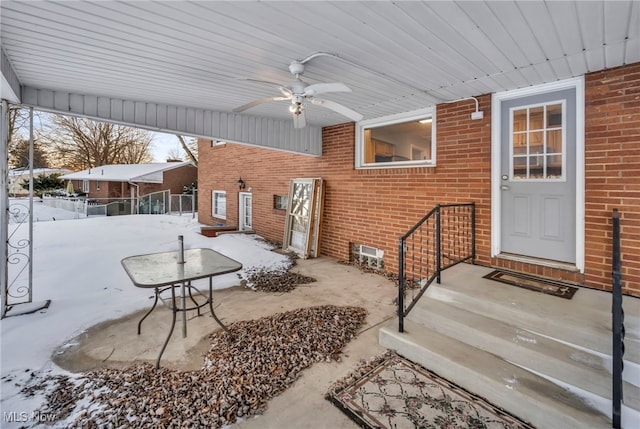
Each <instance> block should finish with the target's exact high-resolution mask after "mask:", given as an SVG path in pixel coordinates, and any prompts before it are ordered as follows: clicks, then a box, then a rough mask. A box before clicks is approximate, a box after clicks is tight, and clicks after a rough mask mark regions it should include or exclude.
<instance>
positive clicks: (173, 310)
mask: <svg viewBox="0 0 640 429" xmlns="http://www.w3.org/2000/svg"><path fill="white" fill-rule="evenodd" d="M171 302H172V304H173V305H172V306H171V307H172V308H171V313H172V314H173V318H172V319H171V329H170V330H169V335H167V339H166V340H164V344H163V345H162V350H160V354H159V355H158V359H156V369H159V368H160V358H161V357H162V354H163V353H164V350H165V349H166V348H167V344H169V339H171V335H172V334H173V329H174V328H175V327H176V313H177V312H178V308H177V307H176V288H175V287H172V288H171Z"/></svg>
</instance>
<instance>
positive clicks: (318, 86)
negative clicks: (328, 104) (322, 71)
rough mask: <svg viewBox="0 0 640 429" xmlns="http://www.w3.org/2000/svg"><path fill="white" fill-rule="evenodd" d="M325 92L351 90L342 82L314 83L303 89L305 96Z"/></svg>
mask: <svg viewBox="0 0 640 429" xmlns="http://www.w3.org/2000/svg"><path fill="white" fill-rule="evenodd" d="M325 92H351V88H349V87H348V86H347V85H345V84H344V83H339V82H335V83H314V84H313V85H309V86H307V87H305V89H304V95H305V96H313V95H317V94H324V93H325Z"/></svg>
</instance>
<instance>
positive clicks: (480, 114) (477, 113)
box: [445, 97, 484, 121]
mask: <svg viewBox="0 0 640 429" xmlns="http://www.w3.org/2000/svg"><path fill="white" fill-rule="evenodd" d="M464 100H473V101H475V102H476V111H475V112H471V119H472V120H474V121H475V120H478V119H482V118H484V112H483V111H482V110H478V99H477V98H476V97H466V98H459V99H457V100H452V101H445V103H457V102H458V101H464Z"/></svg>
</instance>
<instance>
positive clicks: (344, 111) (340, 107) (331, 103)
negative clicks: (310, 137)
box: [310, 98, 363, 122]
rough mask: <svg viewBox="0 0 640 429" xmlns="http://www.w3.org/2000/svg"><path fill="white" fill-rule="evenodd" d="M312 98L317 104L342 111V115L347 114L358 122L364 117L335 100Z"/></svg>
mask: <svg viewBox="0 0 640 429" xmlns="http://www.w3.org/2000/svg"><path fill="white" fill-rule="evenodd" d="M310 100H311V103H313V104H315V105H316V106H322V107H326V108H327V109H331V110H333V111H334V112H337V113H340V114H341V115H342V116H346V117H347V118H349V119H351V120H352V121H355V122H358V121H360V120H362V118H363V116H362V115H361V114H360V113H358V112H356V111H355V110H351V109H349V108H348V107H346V106H343V105H342V104H338V103H336V102H334V101H330V100H323V99H322V98H311V99H310Z"/></svg>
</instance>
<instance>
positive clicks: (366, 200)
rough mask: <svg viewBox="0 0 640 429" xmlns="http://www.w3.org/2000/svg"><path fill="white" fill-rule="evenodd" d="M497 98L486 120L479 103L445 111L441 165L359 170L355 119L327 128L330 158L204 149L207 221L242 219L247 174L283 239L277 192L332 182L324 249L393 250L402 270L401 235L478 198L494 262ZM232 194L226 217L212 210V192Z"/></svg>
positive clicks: (261, 227)
mask: <svg viewBox="0 0 640 429" xmlns="http://www.w3.org/2000/svg"><path fill="white" fill-rule="evenodd" d="M490 102H491V99H490V96H488V95H487V96H483V97H480V104H481V105H480V109H481V110H484V112H485V118H484V119H482V120H479V121H472V120H471V119H470V114H471V112H472V111H473V110H474V108H475V105H474V103H473V102H472V101H471V102H463V103H458V104H445V105H441V106H438V110H437V115H436V118H437V124H436V127H437V130H438V137H437V140H438V143H437V166H436V167H429V168H427V167H424V168H403V169H379V170H355V168H354V156H355V146H354V139H355V126H354V124H353V123H348V124H343V125H337V126H333V127H327V128H325V129H324V130H323V135H322V137H323V155H322V156H321V157H312V156H307V155H299V154H292V153H287V152H282V151H275V150H269V149H263V148H255V147H250V146H244V145H237V144H226V145H223V146H216V147H211V142H210V141H208V140H201V141H200V142H199V148H198V156H199V160H198V165H199V169H200V171H201V174H200V175H199V177H198V188H199V190H198V192H199V207H198V213H199V219H200V222H202V223H205V224H210V225H211V224H216V223H226V224H227V225H237V224H238V186H237V181H238V179H239V178H240V177H242V179H243V180H244V181H245V183H246V186H247V189H245V191H246V190H248V188H251V192H252V195H253V226H254V229H255V230H256V231H257V232H258V233H259V234H261V235H263V236H264V237H266V238H269V239H271V240H276V241H278V242H282V237H283V231H284V222H285V212H284V210H277V209H274V208H273V196H274V194H283V195H286V194H287V193H288V189H289V179H291V178H301V177H322V178H323V179H325V181H326V194H325V210H324V221H323V225H322V227H323V232H322V242H321V251H322V253H323V254H325V255H329V256H332V257H335V258H338V259H342V260H348V259H349V252H350V243H352V242H353V243H358V244H366V245H369V246H373V247H376V248H379V249H383V250H384V251H385V264H386V268H387V269H388V270H396V269H397V240H398V237H399V236H400V235H402V234H404V233H405V232H406V230H407V229H408V228H409V227H410V226H412V225H413V224H415V223H416V222H417V221H418V220H420V218H422V216H424V214H425V213H426V212H427V211H429V210H430V209H431V208H433V206H434V205H435V204H438V203H454V202H470V201H475V202H476V203H477V220H478V238H479V239H478V250H479V252H478V254H479V255H480V260H481V261H483V262H485V263H488V262H489V258H488V254H489V245H490V236H489V232H490V229H489V228H490V168H491V128H490V124H491V117H490V114H489V112H490ZM214 189H216V190H223V191H226V192H227V216H226V221H225V220H221V219H215V218H213V217H212V215H211V212H212V210H211V191H212V190H214Z"/></svg>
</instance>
